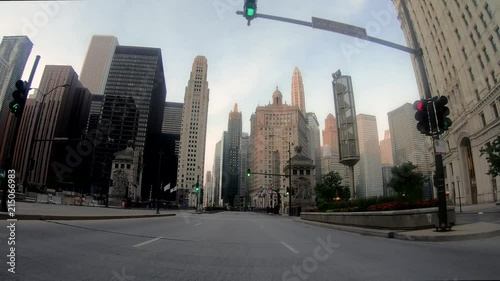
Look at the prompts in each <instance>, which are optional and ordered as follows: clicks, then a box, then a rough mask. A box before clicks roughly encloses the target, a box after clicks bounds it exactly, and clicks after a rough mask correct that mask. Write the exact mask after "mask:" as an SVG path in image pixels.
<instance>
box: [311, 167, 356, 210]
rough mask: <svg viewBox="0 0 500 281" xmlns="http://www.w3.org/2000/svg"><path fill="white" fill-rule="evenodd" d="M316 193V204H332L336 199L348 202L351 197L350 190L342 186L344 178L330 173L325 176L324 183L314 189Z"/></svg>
mask: <svg viewBox="0 0 500 281" xmlns="http://www.w3.org/2000/svg"><path fill="white" fill-rule="evenodd" d="M314 191H315V192H316V204H319V203H321V202H332V201H333V200H334V198H337V197H340V199H341V200H348V199H349V198H350V197H351V192H350V191H349V188H348V187H346V186H344V185H342V177H341V176H340V175H339V173H337V172H330V173H328V174H326V175H324V176H323V178H322V183H320V184H317V185H316V187H315V188H314Z"/></svg>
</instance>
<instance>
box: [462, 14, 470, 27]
mask: <svg viewBox="0 0 500 281" xmlns="http://www.w3.org/2000/svg"><path fill="white" fill-rule="evenodd" d="M462 19H463V20H464V22H465V25H466V26H469V22H468V21H467V19H466V18H465V15H464V14H462Z"/></svg>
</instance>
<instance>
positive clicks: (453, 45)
mask: <svg viewBox="0 0 500 281" xmlns="http://www.w3.org/2000/svg"><path fill="white" fill-rule="evenodd" d="M393 2H394V5H395V7H396V10H397V12H398V19H399V20H400V21H401V28H402V29H403V31H404V35H405V37H406V41H407V44H408V46H409V47H415V44H414V42H413V41H412V40H411V38H412V30H411V29H410V27H409V25H408V20H411V22H412V23H413V29H414V30H415V32H414V34H415V36H416V39H417V41H418V44H419V46H418V47H420V48H421V49H422V50H423V57H424V65H425V69H426V71H427V77H428V80H429V82H428V83H429V86H430V89H431V92H432V93H433V94H436V95H445V96H447V97H448V99H449V104H448V107H449V108H450V111H451V113H450V116H449V117H450V119H451V120H452V121H453V124H452V126H451V127H450V129H449V130H448V131H447V132H446V133H445V134H444V135H442V137H441V138H442V140H444V141H445V142H446V146H447V153H446V154H445V155H444V156H443V164H444V166H445V167H446V171H447V172H446V173H445V175H446V178H445V183H446V185H448V186H449V187H450V189H451V190H450V193H451V194H459V191H458V190H456V189H455V188H454V187H456V188H457V189H458V188H460V189H461V190H460V194H461V196H463V197H464V198H465V200H462V201H463V202H464V201H465V204H477V203H484V202H495V201H497V200H499V198H500V190H499V189H498V186H499V185H500V178H499V177H496V178H492V177H491V176H490V175H487V174H485V172H484V171H485V169H487V167H488V163H487V160H486V158H485V157H484V155H483V156H481V155H480V154H481V153H480V148H484V147H486V146H487V145H488V144H489V143H491V142H492V141H493V140H494V139H495V138H496V136H498V135H500V122H498V120H499V118H500V116H499V110H498V108H499V107H500V90H499V89H500V87H499V84H500V64H498V61H500V50H499V48H500V29H499V24H500V19H499V17H498V9H500V3H499V2H498V1H486V0H474V1H455V2H451V3H450V2H449V1H426V2H425V3H423V2H422V3H421V1H405V3H406V5H407V6H408V10H409V17H410V18H409V19H408V18H407V17H406V16H405V13H404V11H403V9H402V4H401V1H400V0H393ZM495 11H496V15H495ZM431 27H432V28H431ZM430 39H431V40H430ZM412 63H413V68H414V70H415V75H416V77H417V83H418V87H419V92H420V96H421V97H424V91H423V85H422V82H421V81H422V79H421V74H420V73H419V71H418V67H417V65H416V61H415V60H412ZM415 130H416V129H415Z"/></svg>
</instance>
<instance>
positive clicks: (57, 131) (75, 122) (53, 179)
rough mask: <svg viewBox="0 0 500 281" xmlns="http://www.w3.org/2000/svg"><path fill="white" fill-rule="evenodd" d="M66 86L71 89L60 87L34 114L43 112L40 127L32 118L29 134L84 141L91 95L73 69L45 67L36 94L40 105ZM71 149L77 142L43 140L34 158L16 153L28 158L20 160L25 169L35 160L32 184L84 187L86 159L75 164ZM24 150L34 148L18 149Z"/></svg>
mask: <svg viewBox="0 0 500 281" xmlns="http://www.w3.org/2000/svg"><path fill="white" fill-rule="evenodd" d="M64 84H69V86H68V87H66V88H64V87H59V88H57V89H56V90H54V91H53V92H51V93H50V94H49V95H47V96H46V98H45V101H44V104H43V107H41V108H40V109H36V110H34V111H33V113H35V114H38V112H37V111H38V110H41V113H40V120H39V122H38V124H35V123H34V122H35V121H36V120H37V119H36V118H33V119H30V120H29V121H28V123H27V124H26V126H27V127H28V128H30V127H31V128H32V129H31V130H29V129H28V130H27V132H30V131H31V132H30V133H31V134H32V135H31V138H34V139H36V140H53V139H54V138H60V137H66V138H68V139H80V138H81V136H82V134H83V133H84V132H85V127H86V123H87V118H88V114H89V110H90V93H89V92H88V90H87V89H85V88H83V86H82V84H81V83H80V81H79V80H78V75H77V74H76V72H75V71H74V70H73V68H72V67H71V66H65V65H47V66H45V69H44V72H43V75H42V79H41V81H40V86H39V88H38V89H39V93H37V95H36V97H37V101H38V102H39V103H40V102H41V100H42V94H46V93H48V92H49V91H51V90H52V89H54V88H56V87H58V86H61V85H64ZM38 106H40V105H38ZM32 116H34V115H32ZM26 117H28V116H26ZM23 119H24V118H23ZM68 146H72V149H74V143H73V142H63V143H61V142H58V141H41V142H34V143H33V155H29V154H28V153H16V154H17V155H19V156H21V157H23V158H24V159H22V160H21V159H19V160H17V161H22V162H23V163H25V164H24V165H23V166H25V165H26V163H27V162H28V159H30V157H31V156H32V158H33V160H34V163H35V165H34V170H33V171H31V175H30V177H29V179H28V182H29V183H33V184H37V185H47V187H49V188H55V186H56V183H59V187H61V184H63V183H64V182H74V183H75V185H81V184H82V181H83V179H85V175H82V174H81V172H85V169H83V170H80V169H82V165H83V162H82V161H81V160H82V159H80V161H78V160H76V159H73V158H72V159H71V160H72V161H68V160H67V159H68V158H67V155H68V150H65V149H66V148H67V147H68ZM20 149H26V150H25V151H30V145H29V144H27V145H26V147H25V148H23V147H17V148H16V150H20ZM15 161H16V160H15ZM73 161H74V162H73ZM69 162H71V163H69ZM23 168H24V167H23ZM23 174H24V173H23ZM87 178H88V177H87ZM79 187H80V186H79Z"/></svg>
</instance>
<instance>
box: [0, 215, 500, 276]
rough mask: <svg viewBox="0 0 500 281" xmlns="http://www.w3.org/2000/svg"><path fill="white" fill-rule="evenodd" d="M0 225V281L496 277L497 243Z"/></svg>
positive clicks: (261, 222)
mask: <svg viewBox="0 0 500 281" xmlns="http://www.w3.org/2000/svg"><path fill="white" fill-rule="evenodd" d="M6 225H7V222H5V221H4V222H2V223H1V233H0V249H1V253H0V256H1V258H0V280H29V281H36V280H51V281H52V280H61V281H62V280H74V281H79V280H114V281H125V280H135V281H138V280H141V281H148V280H168V281H170V280H173V281H175V280H182V281H189V280H200V281H201V280H207V281H215V280H228V281H235V280H238V281H244V280H259V281H261V280H262V281H270V280H289V281H299V280H318V281H321V280H328V281H331V280H462V279H469V280H470V279H483V280H486V279H489V280H493V279H498V278H499V277H500V267H499V266H498V261H499V260H500V237H496V238H490V239H485V240H473V241H461V242H443V243H430V242H410V241H401V240H394V239H388V238H379V237H371V236H361V235H358V234H353V233H349V232H342V231H337V230H332V229H328V228H322V227H316V226H312V225H306V224H302V223H297V222H294V221H293V218H288V217H280V216H269V215H264V214H253V213H239V212H224V213H217V214H204V215H196V214H188V213H181V214H178V216H175V217H165V218H147V219H123V220H107V221H61V222H44V221H19V222H17V225H16V236H15V237H16V268H15V271H16V273H15V274H12V273H9V272H8V271H7V270H8V268H9V266H8V264H7V257H6V256H7V255H8V251H7V249H8V247H10V246H8V245H7V241H8V240H7V235H8V232H7V231H8V229H7V227H6Z"/></svg>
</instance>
